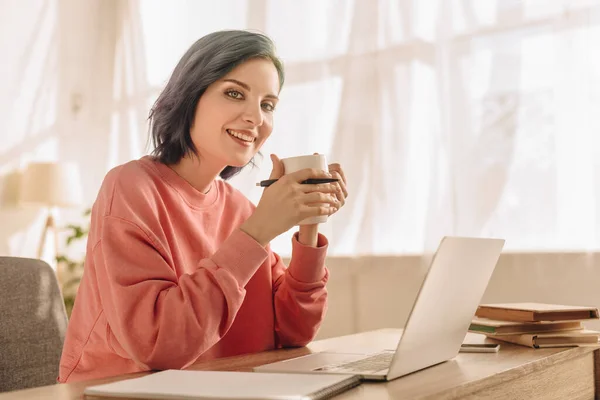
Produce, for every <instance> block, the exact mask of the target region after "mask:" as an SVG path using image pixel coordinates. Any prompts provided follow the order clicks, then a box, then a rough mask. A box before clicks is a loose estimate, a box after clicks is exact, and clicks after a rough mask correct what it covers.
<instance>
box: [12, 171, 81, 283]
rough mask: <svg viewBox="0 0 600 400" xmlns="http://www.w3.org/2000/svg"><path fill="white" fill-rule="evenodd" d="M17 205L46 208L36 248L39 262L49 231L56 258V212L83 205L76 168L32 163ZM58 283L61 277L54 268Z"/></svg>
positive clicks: (57, 268) (22, 182) (25, 175)
mask: <svg viewBox="0 0 600 400" xmlns="http://www.w3.org/2000/svg"><path fill="white" fill-rule="evenodd" d="M19 201H20V202H21V203H22V204H35V205H39V206H42V207H44V208H46V212H47V217H46V224H45V226H44V229H43V231H42V237H41V240H40V244H39V247H38V258H42V252H43V249H44V247H45V243H46V236H47V233H48V230H51V231H52V233H53V235H54V250H55V256H57V255H58V236H57V231H56V224H55V221H54V210H55V209H56V208H65V207H77V206H79V205H81V203H82V190H81V178H80V175H79V169H78V168H77V165H76V164H73V163H67V162H32V163H30V164H29V165H28V166H27V168H26V169H25V172H24V174H23V177H22V180H21V190H20V195H19ZM56 275H57V277H58V280H59V282H60V281H61V276H60V275H61V274H60V271H59V266H58V265H57V267H56Z"/></svg>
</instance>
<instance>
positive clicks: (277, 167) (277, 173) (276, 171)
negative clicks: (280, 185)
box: [269, 154, 284, 179]
mask: <svg viewBox="0 0 600 400" xmlns="http://www.w3.org/2000/svg"><path fill="white" fill-rule="evenodd" d="M271 162H272V163H273V169H272V170H271V176H270V177H269V179H279V178H281V177H282V176H283V173H284V170H283V163H282V162H281V160H280V159H279V157H277V156H276V155H275V154H271Z"/></svg>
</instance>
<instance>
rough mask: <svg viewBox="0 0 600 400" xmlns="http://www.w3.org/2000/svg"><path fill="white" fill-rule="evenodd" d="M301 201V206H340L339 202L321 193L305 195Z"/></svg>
mask: <svg viewBox="0 0 600 400" xmlns="http://www.w3.org/2000/svg"><path fill="white" fill-rule="evenodd" d="M301 201H302V203H303V204H307V205H316V204H330V205H332V206H334V207H339V206H340V201H339V200H338V199H337V198H336V197H335V196H332V195H330V194H325V193H321V192H312V193H307V194H305V195H304V196H302V200H301Z"/></svg>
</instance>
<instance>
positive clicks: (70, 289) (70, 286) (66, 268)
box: [56, 209, 92, 318]
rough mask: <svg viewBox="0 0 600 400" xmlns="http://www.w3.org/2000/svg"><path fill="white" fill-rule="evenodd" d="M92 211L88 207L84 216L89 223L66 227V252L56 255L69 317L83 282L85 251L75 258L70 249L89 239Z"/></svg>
mask: <svg viewBox="0 0 600 400" xmlns="http://www.w3.org/2000/svg"><path fill="white" fill-rule="evenodd" d="M91 212H92V210H91V209H88V210H86V211H85V212H84V214H83V216H84V217H86V221H88V223H87V225H85V226H81V225H75V224H71V225H67V227H66V228H65V229H66V230H67V231H68V232H69V234H68V236H67V239H66V246H65V249H66V250H65V253H64V254H59V255H58V256H57V257H56V262H57V263H58V264H60V265H61V270H62V272H63V275H62V276H63V278H62V282H61V285H62V287H61V289H62V294H63V300H64V302H65V308H66V310H67V315H68V316H69V318H70V317H71V311H72V310H73V305H74V304H75V296H76V295H77V289H79V282H81V277H82V276H83V267H84V260H85V252H84V254H83V256H82V257H81V258H76V259H73V258H71V257H70V256H69V255H68V253H69V252H68V249H70V248H71V247H72V246H73V244H74V243H76V242H79V241H81V240H84V239H87V236H88V233H89V230H90V227H89V218H88V217H89V215H90V214H91ZM84 245H85V243H84Z"/></svg>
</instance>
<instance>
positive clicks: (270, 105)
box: [262, 103, 275, 112]
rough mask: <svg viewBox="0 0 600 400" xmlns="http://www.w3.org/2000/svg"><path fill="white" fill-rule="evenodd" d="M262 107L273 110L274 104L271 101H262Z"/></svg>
mask: <svg viewBox="0 0 600 400" xmlns="http://www.w3.org/2000/svg"><path fill="white" fill-rule="evenodd" d="M262 107H263V108H264V109H265V110H266V111H269V112H272V111H275V106H274V105H273V104H271V103H263V105H262Z"/></svg>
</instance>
